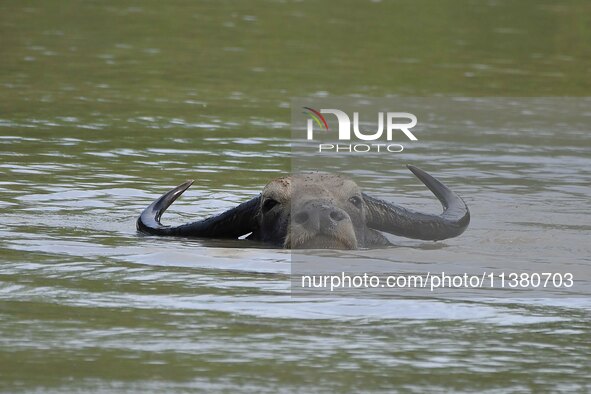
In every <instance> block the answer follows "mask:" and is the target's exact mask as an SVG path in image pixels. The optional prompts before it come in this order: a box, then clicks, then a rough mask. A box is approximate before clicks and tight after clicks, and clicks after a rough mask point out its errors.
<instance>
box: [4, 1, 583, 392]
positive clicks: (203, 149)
mask: <svg viewBox="0 0 591 394" xmlns="http://www.w3.org/2000/svg"><path fill="white" fill-rule="evenodd" d="M590 15H591V4H590V3H589V2H587V1H565V2H554V1H525V0H522V1H467V0H462V1H430V2H420V3H419V4H417V3H416V2H412V1H396V2H389V1H383V2H379V1H378V2H369V1H368V2H346V3H345V2H339V3H338V5H337V4H331V3H329V2H285V1H277V2H273V1H254V2H253V1H249V2H241V3H233V4H232V3H229V2H220V1H211V2H182V1H171V2H166V4H165V3H163V2H156V1H144V2H115V1H107V2H80V3H70V2H58V3H56V2H41V1H3V2H2V3H1V4H0V89H1V92H2V93H1V95H0V224H1V226H0V259H1V263H0V264H1V265H0V334H1V335H0V389H2V390H3V391H6V392H15V391H20V390H41V391H43V390H47V391H84V390H92V391H125V390H130V391H173V390H175V389H176V390H179V391H180V390H187V391H197V390H203V391H208V392H211V391H228V392H229V391H253V392H254V391H257V392H281V391H295V390H300V391H303V392H320V391H321V392H330V391H364V390H367V391H385V392H388V391H391V389H392V388H393V387H398V388H399V389H403V390H405V391H413V390H415V391H433V390H438V389H439V390H457V391H480V390H485V389H489V390H494V389H500V390H502V389H508V388H513V389H514V390H517V391H546V390H550V391H556V390H564V391H573V390H574V391H581V392H584V391H589V390H591V382H590V380H589V376H591V368H590V367H589V365H590V362H589V361H590V359H591V343H590V340H589V338H590V337H591V328H590V324H591V316H590V310H591V303H590V302H589V300H588V298H585V297H583V298H581V297H579V298H569V299H556V298H552V297H549V298H547V299H535V300H532V299H528V300H525V301H520V302H517V301H514V302H513V301H510V300H500V301H496V302H495V301H489V302H485V301H467V300H466V301H444V300H437V299H429V300H424V299H423V300H417V299H414V298H413V297H411V296H410V295H409V296H408V297H399V296H396V297H395V298H394V297H393V298H375V299H353V298H341V299H297V298H291V297H290V286H289V279H288V276H289V275H288V274H289V272H290V265H289V262H290V255H289V253H288V252H285V251H282V250H267V249H260V248H259V249H255V248H246V247H244V244H243V243H237V242H219V241H218V242H216V241H210V242H202V241H198V240H183V239H162V238H148V237H140V236H138V235H137V234H136V232H135V228H134V221H135V218H136V217H137V215H138V213H139V212H140V211H141V209H143V208H144V207H145V206H146V205H147V204H148V203H149V202H150V201H151V200H152V199H153V198H155V197H156V196H157V195H159V194H160V193H162V192H163V191H165V190H167V189H168V188H170V187H171V186H174V185H176V184H178V183H180V182H181V181H183V180H185V179H188V178H196V179H197V182H196V184H195V186H193V187H192V188H191V190H190V191H189V192H187V193H186V194H187V195H186V196H185V197H184V198H183V199H182V200H180V201H179V202H177V203H175V205H174V209H173V211H172V212H170V213H168V214H167V217H166V220H167V221H169V222H174V221H177V222H180V221H188V220H190V219H192V218H194V217H195V216H196V215H206V214H208V213H214V212H218V211H220V210H222V209H224V208H227V207H231V206H233V205H234V204H236V203H238V202H241V201H243V200H245V199H246V198H249V197H251V196H252V195H253V194H256V193H257V192H258V191H260V188H261V187H262V186H263V185H264V184H265V183H266V182H267V181H268V180H269V179H270V178H272V177H274V176H275V175H277V174H280V173H284V172H287V171H289V168H290V162H289V158H288V152H289V150H290V148H289V136H290V131H289V129H290V125H289V122H290V108H289V105H290V100H291V98H292V97H310V96H313V97H321V96H324V95H327V94H328V95H338V96H354V95H365V96H375V97H383V96H387V95H403V96H405V95H412V96H432V95H444V96H475V97H476V96H513V97H517V96H530V97H531V96H536V97H537V96H578V97H581V96H588V95H590V93H591V78H589V76H590V75H591V46H590V45H589V42H590V41H591V23H590V22H591V16H590ZM581 102H582V103H583V107H584V103H585V101H581ZM577 108H580V107H577ZM581 111H582V110H580V111H579V112H577V113H578V114H580V113H581ZM587 116H588V115H587ZM588 124H589V122H587V123H586V124H583V126H581V127H574V128H568V129H567V130H565V131H564V132H561V133H553V132H552V130H548V129H547V128H546V129H544V127H540V129H539V130H538V129H532V130H530V131H529V132H528V133H525V134H519V135H515V134H511V132H510V131H509V130H489V129H482V128H478V127H477V125H475V128H474V133H470V134H465V133H463V134H458V133H455V132H454V130H450V131H448V132H445V133H442V134H439V135H438V136H433V137H432V138H429V139H428V141H425V144H426V145H421V146H419V147H418V148H417V149H418V150H415V151H414V152H409V153H408V154H406V153H405V154H403V155H405V156H402V157H401V159H400V163H399V164H400V165H399V166H393V168H392V172H391V175H390V176H383V177H381V178H380V177H378V178H375V177H371V176H368V175H367V174H366V175H365V176H361V177H360V179H359V180H360V183H361V184H363V185H364V186H366V188H367V189H369V191H373V192H380V191H381V190H383V189H382V188H381V186H380V184H387V183H388V182H392V183H394V184H395V185H396V187H395V189H394V188H392V189H391V190H395V191H396V192H397V193H398V195H397V198H398V201H401V202H403V203H406V204H409V205H411V206H412V205H415V206H418V207H425V208H427V207H429V206H433V207H434V206H435V205H429V204H432V202H431V200H430V198H431V197H428V194H427V193H425V192H424V191H423V189H421V188H420V186H419V185H418V184H417V181H416V180H414V179H413V178H412V177H411V176H410V174H409V173H408V172H407V171H406V170H405V169H404V168H403V165H402V164H403V163H405V162H413V163H414V164H417V165H422V166H424V167H425V168H426V169H428V170H432V171H434V172H435V173H437V175H439V176H441V177H442V179H445V180H446V181H448V182H450V183H451V184H453V185H454V189H455V190H458V191H459V192H460V193H462V195H464V196H465V198H466V200H467V202H468V203H469V205H470V206H471V208H472V212H473V222H472V225H471V228H470V229H469V231H468V232H467V233H466V234H465V235H463V236H462V237H461V238H458V239H454V240H450V241H449V242H445V243H442V244H439V246H437V247H436V248H434V247H433V246H432V245H431V244H424V243H420V242H416V241H409V240H402V239H401V240H399V245H400V247H399V248H395V249H390V250H389V251H391V255H390V256H388V258H389V259H390V260H392V263H393V264H396V263H408V262H413V261H416V262H417V263H418V264H419V263H421V262H425V261H433V259H437V258H449V259H453V258H457V257H458V256H466V255H469V256H471V258H474V259H479V260H486V261H490V264H491V265H492V266H494V265H495V264H496V263H497V262H506V261H510V260H511V259H514V258H519V259H527V258H532V259H534V260H535V259H540V261H544V262H552V261H560V262H563V261H568V262H570V263H571V264H577V265H584V264H587V263H588V264H591V261H590V260H589V255H590V254H591V253H590V249H589V235H590V234H591V229H590V227H589V223H591V215H590V214H589V211H590V208H591V207H590V204H589V194H590V192H591V191H590V190H589V189H590V188H589V184H590V181H591V174H590V169H591V161H590V159H589V152H590V148H591V141H590V139H589V138H590V137H589V136H590V134H589V129H588V128H585V127H586V125H588ZM452 142H453V146H454V148H453V154H451V155H449V154H446V153H444V152H445V149H449V147H450V143H452ZM433 163H438V164H437V165H435V164H433ZM229 246H231V248H230V247H229ZM386 253H387V252H386ZM382 257H384V256H383V255H382ZM536 261H537V260H536ZM550 295H551V294H550Z"/></svg>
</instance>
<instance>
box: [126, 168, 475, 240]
mask: <svg viewBox="0 0 591 394" xmlns="http://www.w3.org/2000/svg"><path fill="white" fill-rule="evenodd" d="M408 168H409V169H410V170H411V171H412V172H413V173H414V174H415V175H416V176H417V177H418V178H419V179H420V180H421V181H422V182H423V183H424V184H425V185H426V186H427V187H428V188H429V189H430V190H431V191H432V192H433V193H434V194H435V196H436V197H437V198H438V199H439V201H440V202H441V204H442V205H443V208H444V210H443V213H442V214H440V215H432V214H425V213H420V212H414V211H411V210H408V209H405V208H403V207H400V206H397V205H395V204H392V203H388V202H385V201H382V200H378V199H376V198H373V197H371V196H368V195H367V194H365V193H362V192H361V189H360V188H359V186H358V185H357V184H356V183H355V182H354V181H353V180H351V179H349V178H347V177H345V176H343V175H339V174H332V173H323V172H314V173H303V174H294V175H289V176H285V177H280V178H277V179H274V180H272V181H271V182H269V183H268V184H267V185H266V186H265V187H264V188H263V191H262V193H261V194H260V195H259V196H257V197H254V198H252V199H251V200H249V201H246V202H244V203H242V204H240V205H238V206H237V207H235V208H232V209H230V210H228V211H226V212H224V213H221V214H219V215H216V216H212V217H210V218H207V219H204V220H200V221H196V222H193V223H188V224H184V225H181V226H174V227H171V226H163V225H162V224H161V223H160V217H161V216H162V214H163V213H164V211H165V210H166V209H167V208H168V207H169V206H170V205H171V204H172V203H173V202H174V201H175V200H176V199H177V198H178V197H179V196H180V195H181V194H182V193H183V192H184V191H185V190H187V189H188V188H189V187H190V186H191V185H192V183H193V181H187V182H185V183H183V184H182V185H179V186H178V187H176V188H175V189H173V190H171V191H170V192H168V193H166V194H164V195H163V196H162V197H160V198H159V199H157V200H156V201H154V202H153V203H152V204H151V205H150V206H149V207H148V208H146V209H145V210H144V212H143V213H142V214H141V216H140V217H139V218H138V221H137V228H138V230H139V231H141V232H142V233H146V234H152V235H177V236H188V237H201V238H239V237H242V236H245V235H248V234H250V235H248V237H247V238H248V239H251V240H256V241H261V242H265V243H268V244H271V245H274V246H278V247H283V248H308V249H316V248H321V249H357V248H371V247H379V246H385V245H389V241H388V240H387V239H386V237H385V236H384V235H383V234H382V233H381V232H386V233H390V234H395V235H399V236H403V237H408V238H415V239H423V240H434V241H436V240H442V239H446V238H452V237H456V236H458V235H460V234H462V233H463V232H464V230H465V229H466V228H467V227H468V224H469V223H470V212H469V210H468V207H467V206H466V204H465V203H464V201H463V200H462V199H461V198H460V197H459V196H458V195H457V194H455V193H454V192H453V191H451V190H450V189H449V188H448V187H447V186H445V185H444V184H443V183H441V182H440V181H438V180H437V179H435V178H434V177H432V176H431V175H429V174H427V173H426V172H425V171H423V170H421V169H419V168H417V167H413V166H408Z"/></svg>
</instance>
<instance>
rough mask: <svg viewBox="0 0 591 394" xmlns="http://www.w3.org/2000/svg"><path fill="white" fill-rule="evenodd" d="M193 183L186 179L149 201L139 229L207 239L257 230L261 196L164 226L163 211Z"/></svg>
mask: <svg viewBox="0 0 591 394" xmlns="http://www.w3.org/2000/svg"><path fill="white" fill-rule="evenodd" d="M193 182H194V181H193V180H189V181H186V182H185V183H183V184H182V185H179V186H177V187H175V188H174V189H172V190H171V191H169V192H168V193H165V194H163V195H162V196H161V197H160V198H159V199H157V200H156V201H154V202H153V203H152V204H150V206H148V208H146V209H145V210H144V211H143V212H142V214H141V215H140V217H139V218H138V220H137V229H138V231H140V232H142V233H145V234H153V235H184V236H188V237H204V238H238V237H240V236H241V235H244V234H248V233H250V232H252V231H254V229H255V227H256V218H255V217H256V215H257V212H258V206H259V200H260V196H257V197H255V198H253V199H251V200H249V201H247V202H244V203H242V204H240V205H238V206H237V207H234V208H232V209H230V210H228V211H226V212H224V213H221V214H219V215H216V216H212V217H209V218H207V219H203V220H199V221H196V222H193V223H188V224H183V225H181V226H174V227H172V226H164V225H162V224H161V223H160V217H161V216H162V214H163V213H164V211H166V209H167V208H168V207H169V206H170V204H172V203H173V202H174V201H175V200H176V199H177V198H179V196H180V195H181V194H183V193H184V192H185V190H187V189H188V188H189V187H190V186H191V185H192V184H193Z"/></svg>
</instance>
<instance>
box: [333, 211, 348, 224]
mask: <svg viewBox="0 0 591 394" xmlns="http://www.w3.org/2000/svg"><path fill="white" fill-rule="evenodd" d="M330 218H331V219H332V220H334V221H335V222H340V221H341V220H343V219H345V214H344V213H343V212H342V211H331V212H330Z"/></svg>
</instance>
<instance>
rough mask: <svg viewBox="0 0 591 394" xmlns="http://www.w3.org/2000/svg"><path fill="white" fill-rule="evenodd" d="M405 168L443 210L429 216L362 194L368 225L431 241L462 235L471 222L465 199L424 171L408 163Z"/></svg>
mask: <svg viewBox="0 0 591 394" xmlns="http://www.w3.org/2000/svg"><path fill="white" fill-rule="evenodd" d="M407 167H408V169H409V170H411V171H412V172H413V174H415V176H416V177H417V178H419V179H420V180H421V182H423V183H424V184H425V186H427V187H428V188H429V190H431V191H432V192H433V194H435V196H436V197H437V199H439V201H440V202H441V205H443V213H442V214H441V215H431V214H426V213H421V212H415V211H411V210H409V209H406V208H402V207H399V206H397V205H394V204H391V203H389V202H386V201H382V200H379V199H377V198H373V197H370V196H368V195H366V194H363V198H364V200H365V203H366V205H367V207H368V214H367V225H368V227H371V228H373V229H376V230H379V231H384V232H387V233H390V234H395V235H400V236H403V237H407V238H415V239H424V240H430V241H438V240H442V239H446V238H452V237H457V236H458V235H460V234H462V233H463V232H464V230H466V228H467V227H468V224H469V223H470V211H469V210H468V207H467V206H466V204H465V203H464V201H463V200H462V199H461V198H460V197H459V196H458V195H457V194H455V193H454V192H452V191H451V190H450V189H449V188H448V187H447V186H445V185H444V184H443V183H441V182H439V181H438V180H437V179H435V178H434V177H432V176H431V175H429V174H427V173H426V172H425V171H423V170H421V169H419V168H417V167H414V166H411V165H409V166H407Z"/></svg>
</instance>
